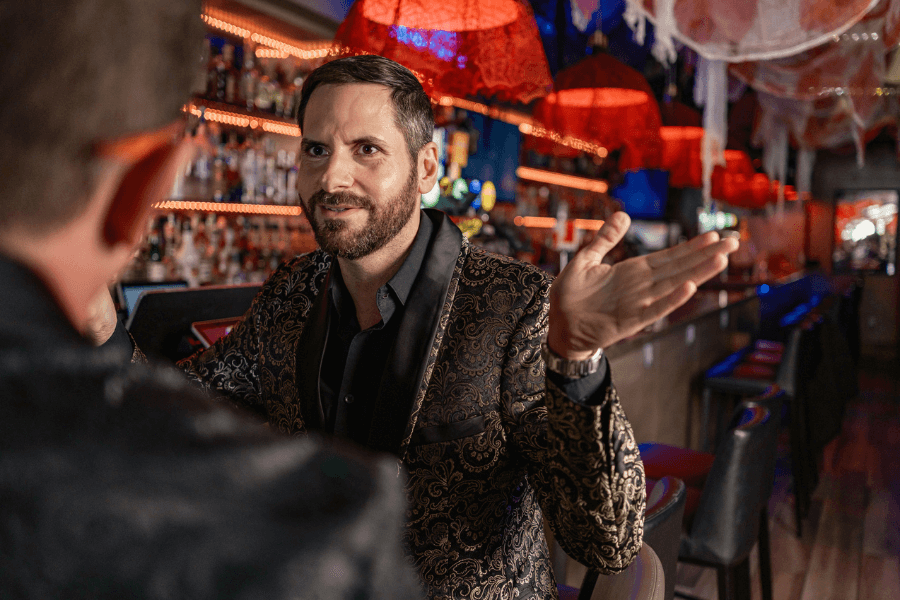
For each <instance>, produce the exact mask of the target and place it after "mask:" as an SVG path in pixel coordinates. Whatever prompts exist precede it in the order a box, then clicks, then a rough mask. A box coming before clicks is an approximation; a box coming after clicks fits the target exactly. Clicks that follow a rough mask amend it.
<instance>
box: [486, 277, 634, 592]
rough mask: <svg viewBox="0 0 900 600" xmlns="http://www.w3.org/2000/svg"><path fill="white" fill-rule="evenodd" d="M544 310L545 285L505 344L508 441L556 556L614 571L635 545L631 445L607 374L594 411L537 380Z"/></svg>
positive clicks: (504, 396) (546, 380) (620, 567)
mask: <svg viewBox="0 0 900 600" xmlns="http://www.w3.org/2000/svg"><path fill="white" fill-rule="evenodd" d="M548 309H549V281H547V282H545V283H544V284H543V285H541V286H540V287H539V289H538V290H537V291H536V292H535V293H533V294H532V295H531V297H530V298H529V299H528V300H527V302H526V304H525V306H524V308H523V309H522V311H521V313H520V315H519V319H518V322H517V325H516V327H515V329H514V330H513V335H512V339H511V340H510V345H509V351H508V353H507V358H506V363H505V365H504V370H503V380H502V381H503V382H502V384H501V385H502V386H503V389H502V390H501V396H502V400H503V402H504V404H505V406H504V409H505V410H506V411H508V414H509V415H510V420H511V423H512V431H511V437H512V440H513V443H514V444H515V445H516V446H517V450H518V452H519V453H520V455H521V456H522V457H523V458H524V460H526V461H527V463H528V467H527V468H528V473H529V479H530V481H531V482H532V485H533V486H534V488H535V490H536V492H537V495H538V500H539V502H540V504H541V508H542V509H543V512H544V516H545V518H546V519H547V522H548V523H549V525H550V527H551V528H552V529H553V532H554V534H555V535H556V537H557V540H558V541H559V543H560V545H561V546H562V548H563V550H565V551H566V553H567V554H568V555H569V556H571V557H572V558H573V559H575V560H577V561H578V562H580V563H582V564H584V565H587V566H589V567H591V568H594V569H597V570H598V571H600V572H601V573H605V574H612V573H618V572H620V571H622V570H624V569H625V568H626V567H627V566H628V565H629V564H630V563H631V561H632V560H633V559H634V557H635V556H636V555H637V553H638V552H639V551H640V548H641V545H642V542H643V518H644V517H643V515H644V510H645V502H646V498H645V487H644V485H645V484H644V468H643V464H642V463H641V458H640V453H639V451H638V445H637V442H636V441H635V438H634V433H633V431H632V429H631V425H630V424H629V422H628V419H627V418H626V416H625V412H624V411H623V410H622V405H621V404H620V402H619V397H618V395H617V393H616V390H615V387H614V386H613V385H612V383H611V379H610V376H609V371H608V375H607V379H606V381H605V382H604V384H603V385H604V388H605V389H602V390H600V392H599V393H600V394H603V396H602V397H603V401H602V402H601V403H599V404H598V405H596V406H584V405H580V404H578V403H576V402H575V401H573V400H572V399H570V398H568V397H566V395H565V392H564V391H563V390H562V389H561V388H560V387H558V386H556V385H554V384H553V382H552V381H550V380H549V378H546V377H545V370H544V362H543V359H542V358H541V353H540V340H541V335H542V334H543V333H544V332H545V331H546V328H547V315H548Z"/></svg>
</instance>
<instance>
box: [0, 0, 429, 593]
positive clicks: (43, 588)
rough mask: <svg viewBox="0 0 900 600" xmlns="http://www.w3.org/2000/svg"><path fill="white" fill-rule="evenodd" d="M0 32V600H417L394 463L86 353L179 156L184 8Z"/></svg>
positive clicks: (52, 19)
mask: <svg viewBox="0 0 900 600" xmlns="http://www.w3.org/2000/svg"><path fill="white" fill-rule="evenodd" d="M0 23H3V24H4V34H3V36H2V40H0V89H3V90H4V93H3V94H2V95H0V598H4V599H9V598H35V599H41V600H45V599H48V598H66V599H72V598H116V599H120V598H148V599H151V598H152V599H160V600H162V599H173V598H195V599H213V598H241V599H251V598H259V599H273V598H274V599H278V598H310V599H313V598H315V599H318V600H326V599H335V600H337V599H341V600H344V599H346V600H351V599H354V600H355V599H359V598H421V597H422V589H421V584H420V582H419V581H418V578H417V577H416V575H415V571H414V569H413V567H412V565H410V564H409V561H408V558H406V556H405V555H404V553H403V552H402V550H401V543H400V535H401V531H402V523H403V521H402V518H403V510H404V506H405V498H404V496H403V491H402V484H401V482H400V481H398V479H397V475H396V468H395V466H394V464H393V461H390V462H386V461H385V460H384V459H376V458H370V457H369V456H368V455H363V454H362V453H361V452H359V451H355V450H354V451H350V450H347V449H345V448H343V447H342V446H340V445H335V444H334V443H332V442H329V441H326V440H324V439H323V438H319V437H310V438H307V439H304V440H288V439H286V438H282V437H277V436H276V435H275V434H273V433H271V432H270V431H269V430H268V429H266V428H263V427H261V426H259V425H257V424H255V423H251V422H250V421H248V420H247V419H246V418H245V416H244V415H241V414H238V413H237V412H235V411H233V409H230V408H228V407H225V406H222V405H221V404H211V403H210V402H209V401H208V400H207V399H206V398H205V397H204V396H203V395H202V394H200V393H199V392H198V390H197V389H196V386H193V385H191V384H189V383H188V382H187V380H186V379H185V377H184V375H183V374H182V373H181V372H179V371H177V370H175V369H171V368H169V369H168V370H158V369H156V370H154V369H151V368H149V367H147V366H146V365H134V364H132V361H130V360H129V359H130V358H132V359H134V358H136V357H135V356H130V355H129V354H128V352H127V351H126V352H125V353H122V352H119V351H116V350H115V349H113V348H111V347H106V348H96V347H95V346H93V345H92V344H90V343H89V342H88V341H86V339H85V337H84V335H85V334H87V335H90V336H91V337H96V336H98V335H101V336H108V335H109V332H99V331H88V330H89V327H90V326H89V325H88V323H90V322H92V317H91V309H90V308H88V307H89V306H90V305H92V299H93V298H96V297H99V298H103V297H104V295H106V283H107V282H108V281H109V280H111V279H112V278H114V277H115V275H116V274H117V272H119V271H120V270H121V269H122V268H123V267H124V266H125V265H126V264H127V262H128V261H129V260H130V259H131V257H132V254H133V246H134V243H135V242H137V241H139V240H140V239H141V238H142V234H143V232H144V228H145V224H146V221H147V215H148V210H149V206H150V203H151V202H152V201H154V200H159V199H161V197H162V195H163V194H165V192H166V191H167V190H168V189H169V188H170V187H171V181H172V175H173V174H174V172H175V169H176V168H179V167H180V166H181V159H182V158H184V156H185V154H186V150H185V148H186V147H187V143H186V141H185V140H186V138H185V136H184V135H183V129H184V119H183V117H182V116H181V107H182V104H183V103H184V101H185V100H186V99H187V91H188V89H189V84H190V81H191V79H192V77H193V75H194V73H195V69H197V68H199V67H200V65H199V64H198V63H199V57H200V42H201V40H202V36H203V30H202V22H201V20H200V6H199V2H196V1H187V0H185V1H173V0H60V1H54V2H3V3H0ZM99 305H100V306H102V303H101V304H99ZM126 341H127V340H126ZM111 346H115V344H112V345H111ZM126 346H128V344H126Z"/></svg>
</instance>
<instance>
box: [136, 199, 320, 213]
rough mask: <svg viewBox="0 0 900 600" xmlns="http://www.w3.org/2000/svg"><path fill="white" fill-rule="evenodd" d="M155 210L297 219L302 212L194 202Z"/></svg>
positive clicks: (163, 205)
mask: <svg viewBox="0 0 900 600" xmlns="http://www.w3.org/2000/svg"><path fill="white" fill-rule="evenodd" d="M152 206H153V208H155V209H156V210H165V211H198V212H215V213H229V214H238V215H268V216H276V217H299V216H300V215H301V214H303V210H302V209H301V207H299V206H281V205H274V204H234V203H229V202H195V201H185V200H165V201H163V202H157V203H155V204H153V205H152Z"/></svg>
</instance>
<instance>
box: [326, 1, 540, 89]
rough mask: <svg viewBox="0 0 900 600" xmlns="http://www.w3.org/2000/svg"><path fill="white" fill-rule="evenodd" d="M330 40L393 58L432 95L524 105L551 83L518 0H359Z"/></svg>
mask: <svg viewBox="0 0 900 600" xmlns="http://www.w3.org/2000/svg"><path fill="white" fill-rule="evenodd" d="M335 42H337V43H339V44H340V45H342V46H343V47H344V48H345V49H347V50H348V51H349V52H351V53H368V54H377V55H380V56H384V57H386V58H390V59H392V60H395V61H397V62H398V63H400V64H402V65H404V66H406V67H407V68H409V69H410V70H412V71H414V72H415V73H416V75H417V76H418V77H419V79H420V81H422V85H423V87H425V90H426V92H428V93H429V94H432V95H434V94H447V95H452V96H460V97H465V96H475V95H479V96H483V97H493V98H496V99H497V100H501V101H504V102H512V103H523V104H527V103H529V102H531V101H532V100H534V99H535V98H539V97H541V96H544V95H546V94H547V93H548V92H549V91H550V88H551V85H552V79H551V77H550V69H549V67H548V66H547V58H546V56H545V55H544V50H543V45H542V44H541V38H540V35H539V33H538V30H537V24H536V22H535V20H534V14H533V13H532V11H531V8H530V6H529V5H528V4H526V3H525V2H524V1H523V0H357V1H356V2H355V3H354V4H353V6H352V7H351V9H350V12H349V13H348V14H347V18H346V19H344V22H343V23H341V25H340V27H339V28H338V31H337V34H336V35H335Z"/></svg>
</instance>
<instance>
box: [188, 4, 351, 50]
mask: <svg viewBox="0 0 900 600" xmlns="http://www.w3.org/2000/svg"><path fill="white" fill-rule="evenodd" d="M213 15H215V16H213ZM201 18H202V19H203V22H204V23H206V24H207V25H209V26H210V27H213V28H215V29H219V30H221V31H224V32H226V33H230V34H231V35H234V36H237V37H241V38H250V40H252V41H254V42H256V43H257V44H261V45H263V46H268V48H267V49H263V50H270V51H275V52H278V54H273V55H271V56H260V54H259V53H258V52H259V51H257V56H260V57H261V58H286V57H287V56H294V57H296V58H299V59H301V60H316V59H319V58H325V57H326V56H333V55H335V54H337V53H338V52H339V49H338V48H337V47H336V46H335V45H334V44H333V43H332V42H330V41H314V42H303V41H299V40H290V43H287V42H285V41H282V40H279V39H276V38H274V37H272V34H271V33H270V32H268V31H265V30H257V31H251V30H249V29H247V28H245V27H241V26H240V25H238V24H237V23H235V21H238V20H241V19H239V18H237V17H234V16H233V15H231V14H230V13H228V12H226V11H222V10H216V9H212V8H208V9H207V10H206V12H204V14H202V15H201Z"/></svg>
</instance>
